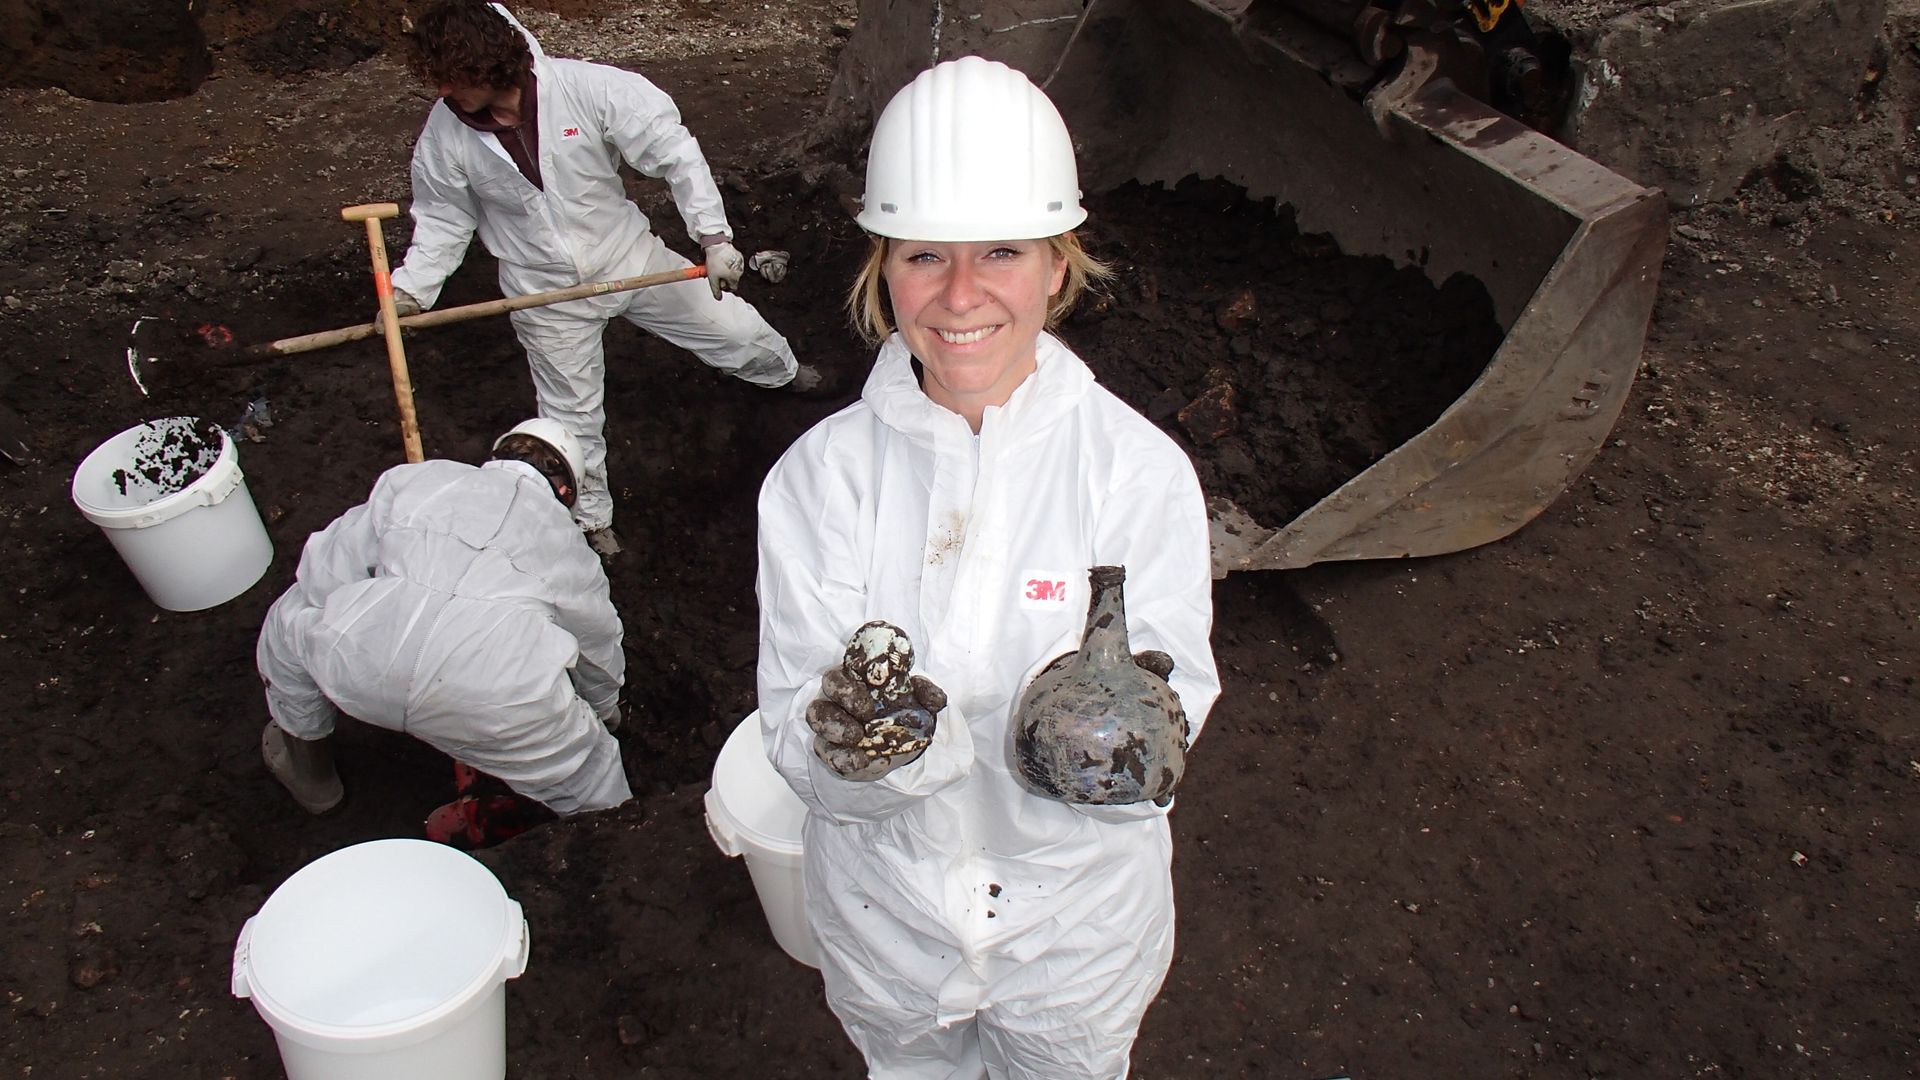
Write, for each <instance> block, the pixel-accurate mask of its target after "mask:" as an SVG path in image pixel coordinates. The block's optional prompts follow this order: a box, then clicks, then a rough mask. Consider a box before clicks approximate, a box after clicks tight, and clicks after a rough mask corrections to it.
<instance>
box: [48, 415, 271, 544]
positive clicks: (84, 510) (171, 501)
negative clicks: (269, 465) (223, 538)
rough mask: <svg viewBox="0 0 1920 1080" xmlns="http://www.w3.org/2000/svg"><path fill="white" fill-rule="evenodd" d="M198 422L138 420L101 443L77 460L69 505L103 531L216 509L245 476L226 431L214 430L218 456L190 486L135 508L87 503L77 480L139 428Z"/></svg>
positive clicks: (138, 526)
mask: <svg viewBox="0 0 1920 1080" xmlns="http://www.w3.org/2000/svg"><path fill="white" fill-rule="evenodd" d="M198 419H199V417H197V416H162V417H158V418H156V419H153V420H145V421H142V422H140V423H138V424H135V425H133V426H132V427H130V428H127V429H125V430H123V431H120V432H117V433H115V434H114V435H113V436H112V437H110V438H108V439H105V440H103V441H102V442H101V443H100V445H98V446H96V447H94V448H93V449H92V450H91V451H90V452H89V453H88V454H87V456H86V457H84V458H82V459H80V464H79V466H77V467H76V468H75V469H74V470H73V480H72V482H71V483H70V484H69V493H70V494H71V495H72V498H73V505H74V506H75V507H76V508H77V509H78V510H79V511H80V513H81V515H82V516H84V517H85V518H86V519H87V520H88V521H91V522H93V523H94V524H95V525H98V526H99V527H101V528H103V529H150V528H152V527H154V526H155V525H161V524H164V523H166V522H168V521H172V520H173V519H174V518H177V517H179V516H180V515H182V514H184V513H186V512H187V511H189V510H193V509H195V508H197V507H201V506H218V505H220V504H221V503H223V502H225V501H226V499H227V496H229V495H232V494H233V493H234V491H236V490H237V489H238V488H239V487H240V485H241V484H242V483H244V482H245V481H246V474H245V473H243V472H242V471H241V470H240V450H239V447H238V446H236V445H235V444H234V441H233V436H231V435H229V434H227V432H226V429H224V428H220V427H218V426H216V428H215V430H217V431H219V432H220V456H219V457H217V458H215V459H214V462H213V465H212V466H211V467H210V468H208V469H207V471H206V472H205V473H203V474H201V475H200V476H198V477H195V478H194V481H193V482H192V483H190V484H188V485H187V486H186V487H183V488H181V489H180V490H179V491H176V492H174V493H173V494H171V495H164V496H162V497H160V498H158V499H155V500H153V501H152V502H150V503H143V504H141V505H139V506H127V507H105V506H96V505H94V504H92V503H90V502H88V501H87V499H86V497H85V496H83V495H81V494H80V477H81V476H82V475H83V474H85V473H86V472H87V466H89V465H90V464H92V463H93V459H94V458H95V457H98V456H99V455H100V454H101V453H102V452H103V451H105V450H106V448H107V447H109V446H111V445H113V444H114V443H115V442H117V441H119V440H120V439H122V438H124V437H125V436H127V435H129V434H131V433H133V432H136V431H139V430H141V429H142V428H151V427H153V426H154V425H155V424H157V423H160V422H161V421H163V420H198Z"/></svg>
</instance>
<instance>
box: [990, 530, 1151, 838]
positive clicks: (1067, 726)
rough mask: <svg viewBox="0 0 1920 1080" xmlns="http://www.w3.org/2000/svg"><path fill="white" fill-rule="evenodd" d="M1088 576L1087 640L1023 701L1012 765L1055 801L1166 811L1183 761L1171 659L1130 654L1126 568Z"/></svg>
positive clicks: (1101, 568)
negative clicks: (1152, 805)
mask: <svg viewBox="0 0 1920 1080" xmlns="http://www.w3.org/2000/svg"><path fill="white" fill-rule="evenodd" d="M1087 576H1088V579H1089V580H1090V581H1091V583H1092V585H1093V598H1092V600H1091V601H1090V602H1089V603H1088V605H1087V631H1086V636H1085V637H1084V638H1083V639H1082V640H1081V643H1080V650H1079V651H1078V652H1070V653H1067V654H1066V655H1064V656H1061V657H1058V658H1057V659H1055V660H1054V661H1053V662H1052V663H1051V664H1048V665H1047V666H1046V669H1045V670H1043V671H1041V672H1040V674H1039V675H1037V676H1035V677H1034V680H1033V682H1032V683H1031V684H1030V685H1028V687H1027V691H1026V693H1025V694H1023V695H1021V697H1020V707H1019V709H1018V710H1017V711H1015V713H1014V718H1013V748H1014V760H1015V761H1016V762H1017V763H1018V764H1019V766H1020V775H1021V776H1022V777H1023V778H1024V779H1025V781H1026V783H1027V785H1028V786H1029V787H1031V788H1032V789H1033V790H1035V791H1037V792H1038V793H1040V794H1042V795H1046V796H1049V797H1051V798H1055V799H1059V800H1060V801H1061V802H1068V803H1083V804H1093V805H1107V806H1113V805H1121V804H1125V803H1137V802H1145V801H1146V800H1148V799H1151V800H1153V801H1154V802H1156V803H1158V804H1159V805H1161V806H1165V805H1166V804H1167V803H1169V802H1171V801H1172V799H1173V789H1174V787H1175V785H1177V784H1179V783H1180V777H1181V774H1182V773H1184V772H1185V771H1186V759H1187V711H1186V710H1185V709H1184V708H1182V707H1181V705H1180V695H1179V694H1177V693H1175V692H1174V689H1173V687H1171V686H1168V685H1167V676H1169V675H1171V674H1173V659H1172V658H1171V657H1169V656H1168V655H1167V654H1166V653H1163V652H1159V651H1157V650H1154V651H1148V652H1143V653H1140V654H1139V655H1138V656H1135V655H1133V654H1132V652H1131V649H1130V647H1129V644H1128V641H1127V605H1126V588H1125V582H1126V580H1127V571H1126V568H1124V567H1119V566H1096V567H1094V568H1093V570H1092V571H1091V572H1090V573H1089V574H1088V575H1087Z"/></svg>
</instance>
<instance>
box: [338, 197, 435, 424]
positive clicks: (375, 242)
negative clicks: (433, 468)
mask: <svg viewBox="0 0 1920 1080" xmlns="http://www.w3.org/2000/svg"><path fill="white" fill-rule="evenodd" d="M399 214H400V205H399V204H398V203H390V202H389V203H365V204H363V205H360V206H348V207H344V208H342V209H341V211H340V216H341V217H343V218H345V219H347V220H348V221H364V222H366V223H367V254H368V255H370V256H372V260H373V291H374V292H375V293H377V294H378V295H379V297H380V322H381V325H382V328H383V329H385V330H386V332H387V367H388V369H389V370H390V371H391V373H392V375H393V397H394V401H395V403H396V404H398V405H399V406H400V442H401V445H403V446H404V447H405V448H406V451H407V460H408V461H421V460H423V459H424V458H425V456H426V455H425V454H424V453H423V452H422V448H421V446H420V422H419V420H418V419H417V418H416V417H415V414H414V411H413V379H412V378H411V377H409V376H408V374H407V350H406V347H405V346H403V345H401V344H400V315H399V313H398V312H396V311H394V310H393V279H392V277H391V275H390V274H389V273H388V271H387V238H386V235H385V233H384V232H383V231H382V230H381V228H380V221H381V219H383V218H390V217H397V216H399Z"/></svg>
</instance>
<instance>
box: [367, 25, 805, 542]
mask: <svg viewBox="0 0 1920 1080" xmlns="http://www.w3.org/2000/svg"><path fill="white" fill-rule="evenodd" d="M494 10H496V11H498V12H500V14H501V15H502V16H505V17H506V18H507V19H508V21H510V22H512V23H513V25H514V26H515V27H519V28H520V32H521V33H522V34H524V35H525V36H526V39H527V45H528V47H529V48H531V49H532V50H533V72H534V79H535V83H534V86H535V94H536V106H537V110H538V117H539V126H540V148H539V160H540V179H541V183H542V185H543V186H544V188H545V190H542V189H541V188H536V187H534V186H533V183H532V181H530V180H528V179H527V178H526V177H525V176H522V175H521V173H520V170H519V168H518V167H517V166H515V165H514V163H513V159H512V157H511V156H510V155H508V153H507V151H506V148H505V147H503V146H501V145H500V140H499V138H498V137H497V136H495V135H493V134H491V133H484V132H480V131H475V130H474V129H473V128H470V127H468V126H467V125H465V124H463V123H461V122H460V119H459V118H458V117H456V116H454V115H453V113H452V112H451V111H450V110H451V109H452V108H453V106H451V105H449V104H447V103H446V102H444V101H440V102H435V103H434V106H433V109H432V111H431V112H429V113H428V114H427V124H426V128H425V129H424V130H422V131H421V132H420V140H419V141H418V142H417V143H415V144H414V148H413V207H412V214H413V221H414V227H413V242H412V245H411V246H410V247H408V249H407V256H406V260H405V262H404V263H403V264H402V265H401V266H400V268H399V269H397V270H395V271H394V272H393V286H394V288H396V289H402V290H405V291H406V293H407V294H408V295H410V296H412V297H413V298H414V299H416V300H418V301H420V303H421V305H422V306H424V307H432V306H433V304H434V301H436V300H437V299H439V297H440V288H441V286H442V285H444V284H445V283H446V280H447V277H448V276H449V275H451V274H452V273H453V272H454V270H456V269H458V268H459V266H460V262H461V260H462V259H463V258H465V256H466V251H467V244H468V243H469V241H471V240H472V238H473V235H474V232H475V231H476V230H477V231H478V232H479V234H480V242H481V243H483V244H485V245H486V248H487V250H488V251H490V252H492V253H493V255H494V257H495V258H497V259H499V260H500V291H501V293H502V294H503V295H506V296H524V295H526V294H528V293H536V292H545V291H547V290H550V289H564V288H568V287H570V286H574V285H583V284H587V283H589V282H595V281H607V280H611V279H613V278H626V277H638V276H640V275H643V274H657V273H661V272H663V271H666V270H677V269H682V268H685V267H687V266H691V265H692V263H690V262H688V261H687V260H686V259H684V258H682V257H681V256H680V255H678V254H676V253H675V252H673V251H672V250H671V249H669V248H668V247H667V246H666V245H665V244H663V243H661V242H660V239H659V238H658V237H656V236H654V235H653V233H652V232H651V231H649V228H648V223H647V218H646V215H644V214H642V213H641V212H640V208H639V207H637V206H635V205H634V204H633V201H632V200H630V199H628V198H627V193H626V189H625V187H623V186H622V183H621V180H620V174H619V171H618V170H619V167H620V163H621V162H622V161H625V162H626V163H627V164H628V165H631V166H632V167H633V168H634V169H635V170H636V171H638V172H640V173H641V174H643V175H646V176H651V177H656V178H664V179H665V180H666V181H667V184H668V186H669V187H671V188H672V190H673V198H674V202H675V203H676V204H677V205H678V206H679V208H680V216H681V218H682V219H683V220H684V221H685V222H686V226H687V234H688V235H689V236H694V237H701V236H712V235H715V234H723V235H725V236H727V237H728V238H729V239H731V238H732V236H733V231H732V229H730V228H729V227H728V225H727V213H726V208H725V207H724V206H723V205H722V204H721V202H720V189H719V188H718V187H716V186H715V185H714V182H713V173H712V172H711V171H710V170H709V169H708V168H707V160H706V158H705V157H704V156H702V155H701V153H700V144H699V143H698V142H697V141H695V139H694V137H693V136H692V135H690V134H688V132H687V129H686V128H685V127H683V126H681V123H680V110H679V109H678V108H676V107H675V106H674V104H673V99H672V98H670V97H668V96H667V95H666V93H665V92H664V91H662V90H660V88H658V87H656V86H654V85H653V84H652V83H651V82H648V81H647V80H646V79H645V78H644V77H642V76H640V75H636V74H634V73H633V72H631V71H622V70H620V69H619V68H613V67H607V66H605V65H602V64H589V63H585V62H583V61H579V60H554V59H549V58H548V57H547V55H546V54H545V53H544V52H542V51H541V49H540V43H539V42H538V41H536V40H534V37H533V35H532V34H530V33H527V31H526V28H525V27H521V26H520V23H519V22H518V20H515V19H514V18H513V16H512V15H510V14H508V12H507V10H506V9H505V8H503V7H500V6H499V5H497V4H496V5H494ZM615 316H621V317H624V318H626V319H627V320H629V321H631V322H632V323H634V324H635V325H637V326H639V327H641V328H642V329H644V330H648V331H650V332H652V333H654V334H657V335H659V336H660V337H661V338H664V339H665V340H667V341H669V342H671V343H673V344H674V345H677V346H679V347H680V348H683V349H686V350H687V351H689V352H691V353H693V354H694V355H695V356H698V357H699V358H700V359H701V360H702V361H703V362H705V363H706V364H708V365H710V366H712V367H715V368H718V369H720V370H722V371H726V372H729V373H731V374H733V375H736V376H738V377H740V378H741V379H744V380H746V381H747V382H750V383H754V384H756V385H759V386H781V385H784V384H785V383H787V382H788V381H790V380H791V379H792V378H793V373H794V371H795V370H796V369H797V367H798V362H797V361H796V360H795V359H794V356H793V349H792V348H791V347H789V346H788V344H787V341H786V339H785V338H783V337H781V336H780V335H779V334H778V333H776V332H775V331H774V329H773V328H772V327H771V326H768V325H767V321H766V320H765V319H764V318H761V316H760V313H759V312H758V311H756V310H754V307H753V305H751V304H749V303H747V302H746V301H745V300H742V299H740V298H739V297H738V296H735V295H733V294H731V293H727V294H724V295H723V296H722V298H721V299H719V300H715V299H714V298H713V293H712V291H711V289H710V288H709V286H708V285H707V283H706V282H705V281H698V280H695V281H687V282H682V283H676V284H671V285H656V286H654V287H652V288H649V289H640V290H638V291H634V292H624V293H609V294H607V295H604V296H595V297H589V298H587V299H584V300H574V301H570V302H568V303H565V304H556V305H553V306H552V307H544V308H529V309H527V310H525V311H516V312H514V313H513V315H512V321H513V328H514V332H515V333H516V334H517V335H519V338H520V344H521V345H522V346H523V347H524V348H525V349H526V350H527V360H528V361H529V363H530V364H531V366H532V368H533V384H534V390H535V392H536V393H537V395H538V397H539V411H540V415H541V416H543V417H546V418H548V419H552V420H558V421H560V422H561V423H563V424H565V425H566V426H567V430H569V431H571V432H573V434H574V436H575V437H577V438H578V439H579V440H580V446H581V449H583V450H584V451H586V455H587V469H586V476H585V477H584V478H583V479H582V481H581V484H580V496H579V499H578V501H577V502H576V504H575V506H574V518H575V519H576V520H578V521H579V522H580V526H581V527H582V528H584V529H586V530H587V531H589V532H591V531H593V530H595V529H601V528H605V527H607V526H608V525H611V524H612V523H613V497H612V495H611V494H610V493H609V492H608V490H607V443H606V438H605V437H604V435H603V434H602V429H603V428H604V427H605V426H606V419H607V413H606V400H605V399H606V392H605V385H606V354H605V353H604V352H603V351H602V348H601V344H600V338H601V334H602V333H603V332H604V331H605V330H606V323H607V320H608V319H611V318H613V317H615Z"/></svg>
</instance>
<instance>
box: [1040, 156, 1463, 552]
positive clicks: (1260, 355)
mask: <svg viewBox="0 0 1920 1080" xmlns="http://www.w3.org/2000/svg"><path fill="white" fill-rule="evenodd" d="M1089 209H1090V212H1091V214H1092V215H1093V217H1092V220H1091V223H1090V225H1089V227H1088V228H1087V230H1086V232H1087V241H1088V243H1089V246H1090V248H1091V250H1092V251H1093V252H1094V253H1095V254H1097V255H1099V256H1100V257H1101V258H1103V259H1105V260H1107V261H1109V262H1111V263H1112V264H1113V265H1114V268H1115V269H1116V270H1117V271H1118V279H1117V280H1116V282H1115V283H1114V286H1113V287H1112V289H1111V290H1110V293H1109V295H1108V296H1106V297H1104V298H1095V299H1094V300H1093V301H1092V302H1090V303H1088V304H1086V305H1084V308H1083V310H1082V311H1081V312H1080V313H1079V314H1078V315H1077V316H1076V317H1075V318H1073V319H1072V320H1071V321H1070V322H1069V323H1068V324H1067V325H1066V326H1065V327H1063V328H1062V330H1061V333H1062V335H1063V336H1064V337H1065V338H1066V340H1067V341H1068V342H1069V343H1070V344H1072V345H1073V346H1074V348H1075V350H1076V351H1077V352H1079V353H1080V355H1081V356H1082V357H1084V358H1086V359H1087V361H1088V362H1089V363H1090V364H1091V365H1092V367H1093V369H1094V373H1095V374H1096V375H1098V376H1099V378H1100V381H1101V382H1102V383H1103V384H1105V385H1106V386H1107V387H1108V388H1109V389H1111V390H1113V391H1114V392H1115V393H1117V394H1119V395H1120V396H1121V397H1122V398H1124V399H1126V401H1127V402H1128V403H1129V404H1131V405H1133V406H1134V407H1135V408H1137V409H1139V410H1140V411H1142V412H1144V413H1146V414H1147V416H1148V417H1149V418H1151V419H1152V420H1154V421H1155V422H1156V423H1158V424H1160V426H1161V427H1162V428H1164V429H1165V430H1166V431H1167V432H1168V433H1169V434H1171V435H1172V436H1173V437H1174V439H1175V440H1176V441H1178V442H1179V443H1180V444H1181V445H1182V446H1183V447H1185V448H1186V449H1187V452H1188V454H1189V455H1191V456H1192V458H1193V463H1194V467H1195V469H1196V470H1198V472H1199V474H1200V483H1201V485H1202V486H1204V487H1205V488H1206V489H1207V493H1208V494H1210V495H1223V496H1226V497H1227V498H1230V499H1232V500H1233V501H1234V502H1235V503H1237V504H1239V506H1240V507H1241V509H1243V510H1246V511H1247V512H1248V513H1250V514H1252V515H1253V517H1254V518H1255V520H1257V521H1259V522H1261V523H1262V524H1265V525H1268V526H1270V527H1276V528H1277V527H1279V526H1282V525H1285V524H1286V523H1287V522H1288V521H1291V520H1292V519H1293V518H1294V517H1295V516H1296V515H1298V514H1299V513H1300V512H1301V511H1303V510H1305V509H1306V508H1307V507H1309V506H1312V505H1313V504H1314V503H1316V502H1318V501H1320V499H1321V498H1323V497H1325V496H1326V495H1328V494H1330V493H1331V492H1332V491H1333V490H1334V489H1335V488H1337V487H1339V486H1340V485H1341V484H1344V483H1346V482H1347V481H1348V480H1349V479H1352V478H1353V477H1354V476H1355V475H1357V474H1358V473H1359V472H1360V471H1361V470H1362V469H1365V468H1366V467H1367V466H1368V465H1371V464H1373V463H1374V462H1375V461H1378V460H1379V459H1380V458H1381V457H1382V456H1383V455H1385V454H1386V453H1387V451H1389V450H1392V449H1393V448H1394V447H1396V446H1399V445H1400V444H1401V443H1403V442H1406V441H1407V440H1408V439H1409V438H1412V437H1413V436H1414V435H1416V434H1418V433H1419V432H1420V431H1421V430H1422V429H1424V428H1425V427H1427V425H1429V424H1431V423H1433V421H1434V420H1435V419H1437V418H1438V417H1439V415H1440V413H1441V411H1442V410H1444V409H1445V408H1446V407H1447V406H1448V405H1450V404H1452V403H1453V402H1454V400H1455V399H1457V398H1458V397H1459V396H1460V395H1461V394H1462V393H1464V392H1465V391H1466V389H1467V387H1468V386H1469V385H1471V384H1472V382H1473V380H1474V379H1475V378H1477V377H1478V376H1479V374H1480V372H1481V370H1482V369H1484V368H1485V367H1486V366H1487V361H1488V360H1490V359H1492V357H1493V352H1494V350H1495V349H1497V348H1499V346H1500V338H1501V333H1500V327H1499V324H1497V323H1496V322H1494V319H1493V302H1492V300H1491V299H1490V298H1489V297H1488V296H1487V292H1486V289H1485V288H1484V287H1483V286H1481V285H1480V283H1479V282H1477V281H1474V280H1472V279H1470V278H1467V277H1464V276H1459V277H1455V278H1454V279H1453V280H1451V281H1448V282H1446V283H1445V284H1444V285H1442V286H1440V287H1438V288H1436V287H1435V286H1434V284H1433V282H1431V281H1429V280H1428V279H1427V277H1426V275H1425V274H1423V273H1421V271H1420V269H1419V268H1418V267H1405V268H1402V269H1397V270H1396V269H1395V268H1394V267H1393V265H1392V264H1391V263H1390V262H1388V261H1387V260H1386V259H1384V258H1379V257H1373V258H1359V257H1354V256H1346V255H1342V254H1341V253H1340V251H1339V249H1338V248H1337V247H1336V246H1335V245H1334V243H1333V241H1332V240H1331V238H1328V237H1324V236H1315V235H1305V236H1303V235H1301V234H1300V231H1299V230H1298V229H1297V228H1295V227H1294V225H1293V218H1292V212H1291V209H1290V208H1284V207H1283V208H1280V209H1279V211H1278V212H1276V208H1275V207H1274V206H1273V205H1272V203H1271V201H1268V202H1252V201H1249V200H1248V199H1247V198H1246V195H1245V192H1243V191H1241V190H1239V189H1236V188H1234V187H1233V186H1232V185H1230V184H1227V183H1226V182H1225V181H1221V180H1213V181H1208V182H1201V181H1199V180H1197V179H1194V178H1189V179H1188V180H1187V181H1186V182H1184V183H1181V184H1180V185H1178V186H1177V187H1176V188H1175V189H1174V190H1171V191H1169V190H1166V189H1164V188H1161V187H1158V186H1155V187H1151V188H1142V187H1141V186H1140V185H1138V184H1129V185H1127V186H1125V187H1123V188H1121V189H1119V190H1118V191H1114V192H1111V193H1109V194H1106V195H1101V196H1097V197H1095V198H1094V199H1092V200H1090V202H1089ZM1210 406H1211V407H1210ZM1216 433H1221V434H1219V437H1217V438H1216V437H1215V434H1216Z"/></svg>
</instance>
